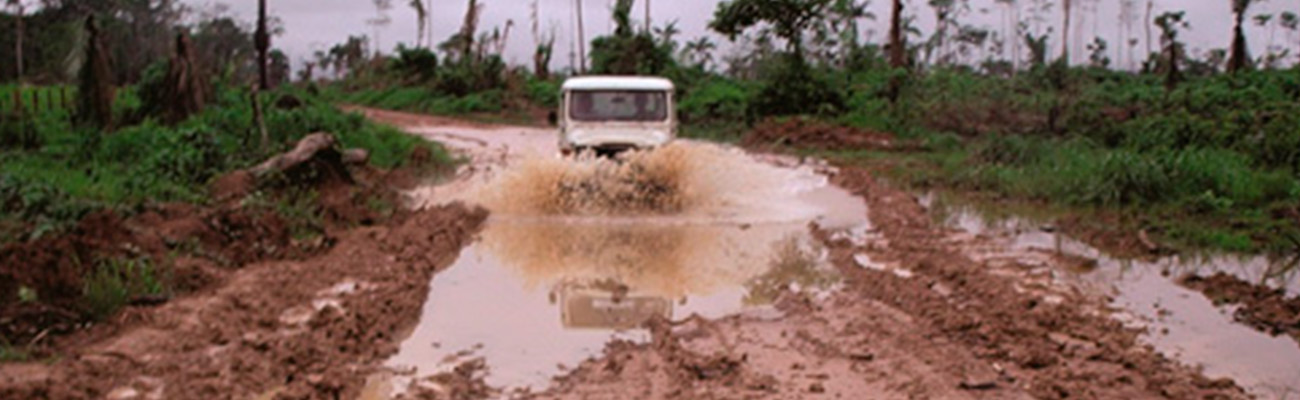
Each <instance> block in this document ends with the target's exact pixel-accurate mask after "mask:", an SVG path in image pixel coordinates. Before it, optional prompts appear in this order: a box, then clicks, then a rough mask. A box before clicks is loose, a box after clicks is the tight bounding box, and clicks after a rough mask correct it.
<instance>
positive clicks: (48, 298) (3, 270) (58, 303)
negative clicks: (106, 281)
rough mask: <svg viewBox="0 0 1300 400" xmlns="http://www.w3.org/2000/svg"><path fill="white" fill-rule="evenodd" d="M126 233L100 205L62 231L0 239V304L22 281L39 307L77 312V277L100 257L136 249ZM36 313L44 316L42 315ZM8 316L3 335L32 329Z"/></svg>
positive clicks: (79, 284) (9, 298)
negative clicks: (8, 240)
mask: <svg viewBox="0 0 1300 400" xmlns="http://www.w3.org/2000/svg"><path fill="white" fill-rule="evenodd" d="M131 237H132V235H131V233H130V232H129V231H127V230H126V229H125V228H124V227H123V226H122V219H121V218H120V217H118V216H117V214H115V213H112V212H108V211H101V212H96V213H92V214H90V215H88V216H86V217H85V218H84V219H82V220H81V222H79V223H78V224H77V226H76V227H74V228H73V229H72V230H71V231H70V232H68V233H66V234H63V235H59V236H51V237H45V238H41V239H38V240H35V241H31V242H20V243H10V244H8V245H5V246H4V247H3V248H0V282H3V283H0V296H3V297H2V299H3V300H4V302H3V303H0V304H5V305H7V306H8V305H12V304H13V302H12V300H13V299H16V298H17V293H16V291H17V290H18V288H19V287H27V288H30V289H33V290H34V291H35V294H36V295H37V296H39V299H40V300H41V301H42V302H43V303H45V304H44V305H45V306H44V307H39V308H40V309H43V310H59V313H61V314H68V315H76V314H77V312H78V300H79V299H80V298H81V293H82V288H83V285H82V280H81V277H82V276H85V275H87V274H89V273H90V271H92V268H93V266H94V263H95V261H96V260H98V259H100V258H104V257H118V256H125V255H129V254H130V253H132V252H133V251H135V252H138V251H139V249H133V248H132V247H131V246H130V245H129V244H130V243H131V241H130V240H129V239H130V238H131ZM23 310H25V311H24V312H20V311H19V310H17V309H15V310H7V311H13V312H15V313H19V314H21V315H24V316H28V317H31V315H30V313H29V312H28V311H30V310H32V308H31V307H25V308H23ZM3 315H9V313H8V312H5V314H3ZM37 319H39V320H45V319H46V316H38V317H37ZM0 322H4V321H0ZM7 322H8V323H0V333H3V335H4V336H3V337H4V338H5V339H14V338H19V337H23V336H26V335H25V334H35V332H26V331H27V330H28V328H29V327H26V326H24V325H26V324H24V323H23V322H22V321H21V319H20V320H18V321H14V320H9V321H7ZM10 324H17V325H10ZM37 325H39V324H37Z"/></svg>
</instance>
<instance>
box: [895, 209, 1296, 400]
mask: <svg viewBox="0 0 1300 400" xmlns="http://www.w3.org/2000/svg"><path fill="white" fill-rule="evenodd" d="M920 199H921V203H922V205H924V206H926V207H927V208H928V209H930V210H931V213H932V215H934V217H935V218H936V219H937V220H938V221H939V222H941V223H943V224H945V225H947V226H949V227H952V228H958V229H961V230H964V231H966V232H967V234H968V235H977V236H983V237H989V238H992V239H993V243H994V244H993V245H992V246H989V247H988V248H985V249H975V253H976V254H978V255H977V257H982V258H984V259H985V260H987V261H989V262H990V265H993V264H996V263H997V262H998V261H1000V260H1015V261H1017V262H1021V263H1025V264H1027V265H1035V261H1037V265H1048V264H1049V262H1048V261H1047V259H1046V258H1047V257H1052V256H1053V255H1055V254H1064V255H1069V256H1073V257H1071V258H1074V259H1079V260H1085V261H1083V262H1082V264H1081V265H1079V266H1078V268H1072V269H1070V270H1060V269H1047V268H1044V270H1045V271H1044V272H1046V273H1048V275H1049V276H1050V277H1051V279H1053V280H1056V281H1063V282H1066V283H1070V284H1074V285H1078V286H1083V287H1086V288H1090V289H1092V290H1096V291H1099V292H1101V293H1106V294H1107V295H1108V296H1110V298H1111V299H1112V302H1111V306H1112V307H1113V308H1114V310H1115V311H1116V313H1115V315H1116V317H1117V318H1119V319H1121V320H1122V321H1124V322H1125V323H1126V324H1127V325H1129V326H1133V327H1142V328H1145V329H1146V334H1145V335H1144V336H1143V339H1144V340H1145V341H1146V342H1147V343H1150V344H1151V345H1153V346H1154V347H1155V348H1156V350H1157V351H1160V352H1161V353H1163V354H1165V355H1166V356H1168V357H1171V358H1173V359H1176V360H1179V361H1180V362H1183V363H1185V364H1188V365H1192V366H1200V367H1201V368H1203V370H1204V372H1205V374H1206V375H1207V376H1209V377H1211V378H1220V377H1228V378H1232V379H1234V380H1236V381H1237V383H1238V384H1240V385H1242V386H1243V387H1245V388H1247V390H1248V391H1249V392H1251V393H1252V394H1254V395H1256V396H1258V397H1259V398H1263V399H1293V398H1297V397H1300V345H1297V343H1296V342H1295V341H1294V340H1293V339H1291V338H1289V337H1287V336H1285V335H1283V336H1278V337H1273V336H1270V335H1268V334H1265V333H1262V332H1259V331H1256V330H1254V329H1251V328H1250V327H1248V326H1245V325H1242V324H1239V323H1236V322H1234V321H1233V316H1232V314H1233V312H1234V311H1235V309H1234V308H1232V307H1216V306H1215V305H1214V304H1213V303H1212V302H1211V301H1210V300H1209V299H1207V298H1206V297H1205V296H1204V295H1202V294H1201V293H1200V292H1197V291H1194V290H1190V289H1187V288H1185V287H1182V286H1181V285H1179V284H1178V282H1177V279H1179V277H1182V276H1185V275H1187V274H1199V275H1206V276H1208V275H1213V274H1214V273H1217V272H1225V273H1229V274H1232V275H1235V276H1237V277H1239V278H1241V279H1243V280H1246V281H1248V282H1256V283H1260V284H1264V285H1268V286H1270V287H1274V288H1282V289H1284V290H1286V291H1287V293H1288V295H1292V296H1294V295H1296V294H1298V293H1300V274H1298V273H1297V268H1296V267H1295V264H1294V263H1295V260H1294V259H1276V258H1270V257H1264V256H1241V255H1226V254H1212V255H1189V256H1173V257H1165V258H1160V259H1157V260H1131V259H1122V258H1117V257H1113V256H1111V255H1109V254H1107V253H1105V252H1103V251H1101V250H1099V249H1096V248H1093V247H1091V246H1089V245H1087V244H1085V243H1083V242H1080V241H1078V240H1075V239H1072V238H1070V237H1068V236H1065V235H1062V234H1059V233H1054V232H1049V231H1050V230H1051V229H1050V228H1047V229H1044V228H1045V227H1046V226H1047V225H1045V224H1044V222H1043V221H1037V220H1034V219H1032V218H1027V217H1020V216H1007V217H990V216H988V215H986V214H983V213H981V212H980V210H979V208H978V207H976V206H974V205H972V204H964V203H962V202H961V201H960V200H958V199H955V198H953V197H952V196H943V195H937V194H933V193H930V194H925V195H922V196H920ZM999 211H1000V210H999ZM1087 260H1094V261H1095V263H1094V262H1093V261H1087Z"/></svg>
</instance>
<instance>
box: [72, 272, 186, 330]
mask: <svg viewBox="0 0 1300 400" xmlns="http://www.w3.org/2000/svg"><path fill="white" fill-rule="evenodd" d="M84 281H85V287H84V289H83V292H82V293H83V296H85V304H86V307H87V308H88V309H87V310H86V311H87V312H88V314H89V315H90V316H91V317H93V318H95V319H97V320H103V319H105V318H108V317H109V316H112V315H113V314H114V313H116V312H117V310H119V309H121V308H122V307H123V306H126V305H127V304H128V303H129V302H130V301H131V299H133V298H136V297H140V296H151V295H164V294H167V292H168V290H169V289H168V288H167V285H166V283H165V281H166V278H165V277H163V276H161V275H160V274H159V272H158V271H157V270H156V269H155V267H154V265H153V263H152V262H150V261H149V260H147V259H113V260H108V261H105V262H102V263H100V265H98V266H96V267H95V269H94V272H92V273H91V274H90V276H87V277H85V279H84Z"/></svg>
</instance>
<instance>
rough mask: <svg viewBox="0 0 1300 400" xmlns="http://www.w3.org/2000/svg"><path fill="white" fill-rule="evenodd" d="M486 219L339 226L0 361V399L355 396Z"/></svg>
mask: <svg viewBox="0 0 1300 400" xmlns="http://www.w3.org/2000/svg"><path fill="white" fill-rule="evenodd" d="M485 217H486V214H485V213H484V212H483V211H482V210H470V209H467V208H465V207H463V206H459V205H453V206H447V207H441V208H435V209H429V210H424V211H420V212H418V213H416V214H413V215H410V216H407V217H405V218H403V219H402V220H401V221H396V222H394V223H393V224H391V225H390V226H382V227H373V228H364V229H357V230H352V231H348V232H344V233H343V235H342V236H340V238H339V243H338V245H337V246H335V247H334V248H332V249H330V250H329V251H328V252H327V253H325V254H323V255H321V256H319V257H314V258H311V259H308V260H302V261H294V260H290V261H276V262H269V263H259V264H255V265H250V266H247V267H245V269H244V270H243V271H240V272H239V273H238V274H237V275H236V277H235V278H232V279H230V280H229V281H228V283H227V284H226V285H224V286H223V287H221V288H218V289H215V290H214V291H213V292H212V293H209V294H207V295H205V296H202V297H191V298H186V299H179V300H177V301H174V302H172V303H170V304H166V305H163V306H161V307H159V308H157V309H155V310H153V311H151V312H149V313H148V315H146V316H143V317H141V318H139V319H138V320H136V321H135V322H133V323H130V325H131V326H130V328H131V329H123V330H122V332H123V333H122V334H121V335H120V336H117V337H114V338H112V340H105V341H100V342H97V343H93V344H90V345H87V346H85V347H82V348H79V349H77V350H76V351H75V353H73V354H71V355H70V356H68V357H63V358H60V359H58V360H57V361H55V362H52V363H39V364H36V365H30V366H17V365H7V364H0V398H3V399H28V398H46V399H90V398H95V399H99V398H146V397H147V398H163V399H212V398H239V399H247V398H264V399H269V398H292V399H331V398H346V399H352V398H358V394H359V392H360V391H361V388H362V386H363V385H364V380H365V377H366V376H367V375H368V374H369V373H371V372H374V368H372V367H370V366H373V365H377V364H378V363H379V362H380V361H382V360H384V359H386V358H387V357H388V356H389V355H390V354H392V353H393V352H394V351H395V350H396V348H397V345H398V341H399V340H400V337H401V336H402V332H403V331H406V330H408V329H409V328H410V325H411V324H412V323H413V321H415V320H416V319H417V317H418V315H419V313H420V307H421V305H422V304H423V297H424V296H425V294H426V293H427V291H428V286H427V283H428V282H429V279H430V278H431V277H432V276H433V274H434V272H436V271H437V270H438V269H440V268H442V267H445V266H447V265H449V264H450V263H451V261H452V260H454V259H455V257H456V254H457V250H459V249H460V248H461V247H462V246H464V245H465V244H466V243H468V242H469V241H470V240H471V239H472V238H473V236H474V233H475V232H476V231H477V230H478V228H479V226H480V224H481V223H482V222H483V220H484V219H485ZM111 323H112V324H127V323H125V322H121V321H117V320H115V321H113V322H111ZM123 393H136V394H138V396H136V397H132V396H121V395H120V394H123ZM143 394H149V395H148V396H146V395H143Z"/></svg>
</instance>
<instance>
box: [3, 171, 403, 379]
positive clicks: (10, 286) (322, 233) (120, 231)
mask: <svg viewBox="0 0 1300 400" xmlns="http://www.w3.org/2000/svg"><path fill="white" fill-rule="evenodd" d="M389 175H391V173H388V172H381V171H376V170H373V169H370V168H368V167H355V168H351V169H348V168H344V167H343V166H342V165H341V164H340V163H337V162H333V163H330V162H317V161H316V160H313V162H312V163H308V164H306V165H304V168H300V169H299V170H297V171H293V173H292V174H285V178H283V179H277V180H266V181H263V182H257V180H256V179H254V178H253V177H252V176H251V175H250V174H249V173H247V172H244V171H237V172H234V173H231V174H228V175H226V176H223V177H220V178H218V179H216V180H214V181H213V183H212V185H211V189H210V191H211V193H212V199H213V203H212V204H211V205H207V206H196V205H190V204H160V205H148V206H146V207H145V209H144V210H143V211H140V212H136V213H134V214H133V215H131V216H129V217H125V218H124V217H122V216H121V215H120V214H118V213H116V212H113V211H101V212H96V213H92V214H91V215H89V216H87V217H85V218H84V219H83V220H82V221H80V222H79V223H78V224H77V225H76V226H75V227H74V228H73V229H71V230H70V231H68V232H65V233H61V234H58V235H51V236H47V237H45V238H42V239H38V240H34V241H30V242H18V243H10V244H7V245H5V246H3V247H0V282H4V283H3V284H0V298H3V299H6V301H5V302H3V303H0V338H2V339H3V341H0V343H8V344H10V345H12V346H16V347H18V348H21V349H23V350H24V351H26V352H27V353H29V355H30V356H33V357H37V358H40V357H47V356H52V355H55V354H58V353H60V348H61V347H64V346H68V345H71V346H76V345H79V344H80V343H81V342H83V339H84V338H82V339H76V340H74V339H71V338H64V337H62V335H65V334H68V333H71V332H74V331H76V330H77V329H78V327H80V326H82V325H83V324H84V323H86V322H89V321H90V319H89V315H87V306H88V305H87V304H86V301H85V300H84V299H83V296H82V293H83V288H84V287H85V282H84V278H85V277H86V276H88V275H90V274H91V272H92V271H94V270H95V269H96V268H101V264H102V262H104V261H107V260H115V259H147V260H149V261H150V262H151V265H153V266H154V268H157V269H158V270H159V271H158V275H159V276H162V277H165V278H168V279H169V280H170V282H169V283H170V285H169V286H170V287H171V289H172V290H173V291H174V293H169V295H185V294H187V293H192V292H195V291H199V290H201V289H203V288H206V287H208V286H209V285H211V284H214V283H217V282H220V281H222V280H223V279H225V275H228V274H229V273H230V272H231V271H234V270H237V269H238V268H240V267H242V266H244V265H247V264H250V263H255V262H259V261H265V260H281V259H301V258H303V257H307V256H309V255H312V254H315V253H318V252H320V251H323V250H326V249H327V248H328V247H329V245H330V244H331V243H333V242H335V241H336V238H335V237H334V236H335V235H336V234H337V233H338V232H339V231H343V230H346V229H349V228H351V227H355V226H366V225H372V224H376V223H379V222H382V221H384V220H385V219H386V218H388V217H390V216H391V215H392V213H393V212H394V211H393V210H396V209H397V208H398V204H397V203H399V201H400V199H399V198H398V197H399V194H398V193H397V192H396V191H395V190H394V189H393V188H392V187H391V186H390V185H387V184H386V183H385V182H386V181H387V179H385V178H386V177H387V176H389ZM254 192H258V194H257V196H250V195H252V194H254ZM306 192H313V193H315V195H314V197H308V198H307V200H306V201H309V202H310V203H309V204H305V205H304V207H310V208H311V210H312V211H313V212H317V213H319V215H320V221H319V222H316V223H315V225H313V226H299V227H296V228H297V230H298V231H299V233H300V234H301V233H302V232H304V231H306V232H315V237H314V238H312V239H311V240H296V239H295V238H294V237H293V233H294V232H293V231H294V228H295V226H293V224H295V223H297V224H299V225H302V224H304V223H303V222H294V221H293V220H292V217H287V216H283V215H281V214H280V211H279V210H277V209H276V207H275V206H274V205H273V204H272V203H273V202H275V201H277V200H279V199H287V198H291V197H292V196H299V195H301V194H302V193H306ZM259 196H260V197H261V198H263V200H262V201H261V203H257V202H250V201H249V200H248V199H249V198H252V197H259ZM374 204H387V205H389V207H388V208H389V209H388V210H376V209H374V208H375V207H373V205H374ZM20 287H25V288H29V289H33V291H34V292H35V293H36V295H37V298H38V301H36V302H32V303H23V302H16V301H9V299H15V298H17V294H16V291H17V290H18V289H19V288H20ZM140 300H141V301H140V303H151V304H156V303H157V302H159V301H160V300H161V301H166V299H165V298H162V299H140ZM104 330H105V329H102V328H100V329H95V330H92V331H97V332H98V331H104ZM100 333H104V332H100ZM110 333H111V332H110ZM97 335H98V334H95V335H92V336H97ZM83 336H85V335H83ZM68 341H72V343H71V344H65V342H68Z"/></svg>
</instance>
